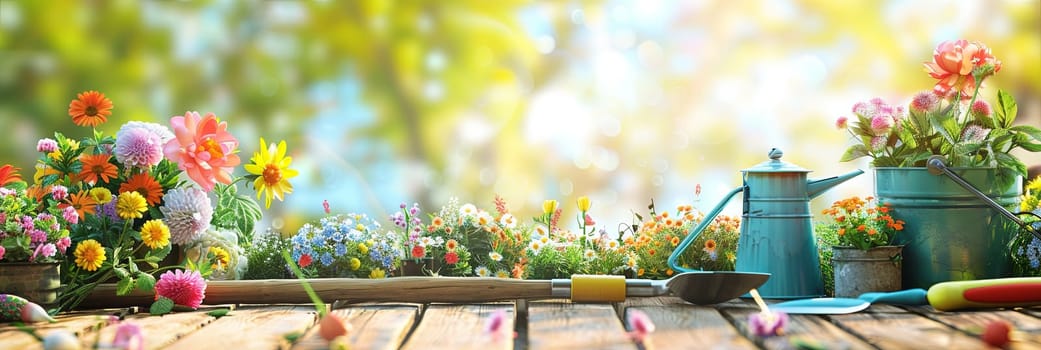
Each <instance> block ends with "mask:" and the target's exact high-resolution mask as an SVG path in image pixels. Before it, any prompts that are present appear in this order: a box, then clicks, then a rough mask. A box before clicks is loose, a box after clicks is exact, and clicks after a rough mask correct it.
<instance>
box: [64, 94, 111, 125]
mask: <svg viewBox="0 0 1041 350" xmlns="http://www.w3.org/2000/svg"><path fill="white" fill-rule="evenodd" d="M111 114H112V101H111V100H109V99H108V98H106V97H105V94H103V93H100V92H97V91H93V90H91V91H87V92H81V93H80V94H79V95H78V96H76V99H75V100H72V102H70V103H69V116H71V117H72V122H73V123H76V125H79V126H90V127H95V126H98V125H99V124H101V123H104V122H105V121H106V120H108V116H109V115H111Z"/></svg>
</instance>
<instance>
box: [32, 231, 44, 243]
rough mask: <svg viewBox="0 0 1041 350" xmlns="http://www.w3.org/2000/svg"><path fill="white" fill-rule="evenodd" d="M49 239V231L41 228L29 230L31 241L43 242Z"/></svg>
mask: <svg viewBox="0 0 1041 350" xmlns="http://www.w3.org/2000/svg"><path fill="white" fill-rule="evenodd" d="M46 241H47V232H43V231H41V230H37V229H32V230H29V242H30V243H43V242H46Z"/></svg>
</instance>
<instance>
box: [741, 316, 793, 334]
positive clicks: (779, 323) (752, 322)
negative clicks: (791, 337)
mask: <svg viewBox="0 0 1041 350" xmlns="http://www.w3.org/2000/svg"><path fill="white" fill-rule="evenodd" d="M786 325H788V314H786V313H783V312H757V313H754V314H751V315H748V326H749V328H751V329H752V334H755V335H756V336H759V337H772V336H775V335H781V334H784V327H785V326H786Z"/></svg>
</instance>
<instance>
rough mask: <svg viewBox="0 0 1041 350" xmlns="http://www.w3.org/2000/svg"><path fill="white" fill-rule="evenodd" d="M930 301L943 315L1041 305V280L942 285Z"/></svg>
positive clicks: (930, 295) (935, 288)
mask: <svg viewBox="0 0 1041 350" xmlns="http://www.w3.org/2000/svg"><path fill="white" fill-rule="evenodd" d="M927 297H928V299H929V304H930V305H932V306H933V308H935V309H937V310H940V311H951V310H960V309H976V308H993V307H1027V306H1034V305H1041V277H1018V278H995V279H986V280H974V281H952V282H941V283H937V284H935V285H933V286H932V287H931V288H929V292H928V294H927Z"/></svg>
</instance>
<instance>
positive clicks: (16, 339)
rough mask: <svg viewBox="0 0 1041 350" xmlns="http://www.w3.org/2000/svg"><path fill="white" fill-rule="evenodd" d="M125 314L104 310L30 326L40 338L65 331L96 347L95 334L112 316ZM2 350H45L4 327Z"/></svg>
mask: <svg viewBox="0 0 1041 350" xmlns="http://www.w3.org/2000/svg"><path fill="white" fill-rule="evenodd" d="M122 312H125V310H123V309H114V310H104V311H102V312H101V313H99V314H85V313H76V314H73V315H59V316H58V317H56V318H55V319H56V320H57V322H54V323H35V324H32V325H30V327H32V328H33V329H35V330H36V333H37V334H39V335H40V336H46V335H47V334H49V333H51V332H54V331H55V330H58V329H65V330H68V331H70V332H72V333H73V334H75V335H76V336H77V337H79V338H80V340H81V342H82V344H83V346H84V347H88V346H93V345H94V337H93V334H94V333H93V332H94V331H96V330H97V329H100V328H101V327H103V326H104V325H105V324H106V323H108V319H109V317H110V316H111V315H112V314H119V313H122ZM0 349H27V350H28V349H43V345H42V344H40V342H39V341H37V340H36V338H33V337H32V336H30V335H28V334H26V333H25V332H22V331H19V330H17V328H15V327H14V326H11V325H4V326H3V327H0Z"/></svg>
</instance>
